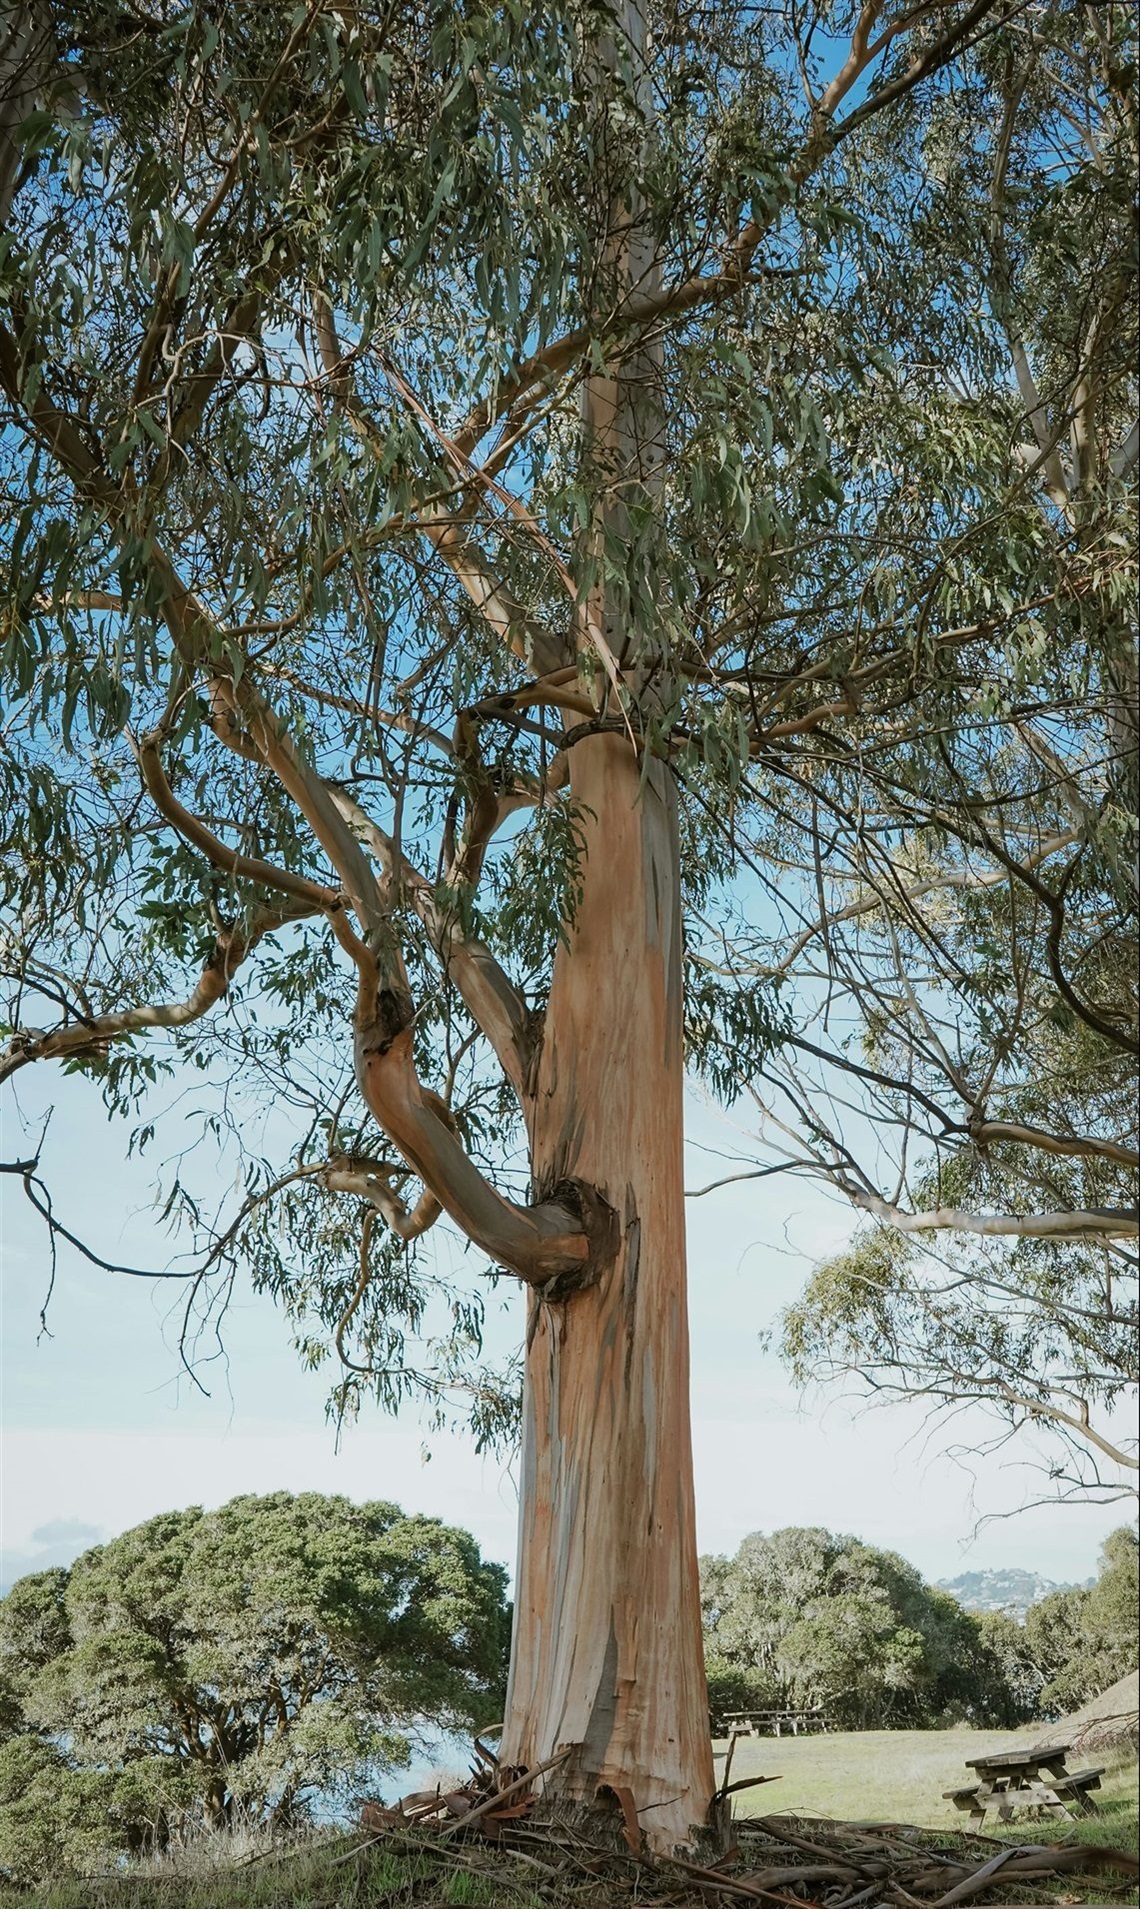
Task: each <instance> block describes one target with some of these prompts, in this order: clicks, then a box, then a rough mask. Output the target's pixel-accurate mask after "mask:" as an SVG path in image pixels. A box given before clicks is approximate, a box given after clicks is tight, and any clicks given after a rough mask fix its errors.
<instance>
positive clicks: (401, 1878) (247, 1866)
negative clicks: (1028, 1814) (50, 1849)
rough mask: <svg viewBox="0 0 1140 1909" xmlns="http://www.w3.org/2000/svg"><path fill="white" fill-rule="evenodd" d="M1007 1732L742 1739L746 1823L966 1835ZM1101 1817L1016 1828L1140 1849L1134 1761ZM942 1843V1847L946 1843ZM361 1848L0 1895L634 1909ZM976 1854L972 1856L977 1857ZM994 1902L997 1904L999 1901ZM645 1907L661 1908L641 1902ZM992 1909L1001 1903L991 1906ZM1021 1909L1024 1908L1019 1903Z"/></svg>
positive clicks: (617, 1899)
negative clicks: (963, 1803)
mask: <svg viewBox="0 0 1140 1909" xmlns="http://www.w3.org/2000/svg"><path fill="white" fill-rule="evenodd" d="M1016 1740H1017V1739H1015V1738H1013V1737H1012V1735H1011V1736H1010V1737H1009V1738H1008V1739H1003V1737H1002V1734H1001V1732H1000V1731H998V1732H992V1731H987V1732H985V1733H978V1732H975V1731H970V1730H943V1731H918V1732H906V1731H898V1732H891V1731H881V1730H874V1731H866V1732H863V1733H860V1734H857V1735H841V1734H836V1735H833V1736H822V1737H800V1738H783V1739H781V1740H779V1741H776V1740H773V1739H771V1738H760V1737H744V1738H741V1739H740V1740H739V1741H738V1743H737V1745H736V1750H735V1753H734V1756H733V1762H732V1773H731V1775H732V1780H733V1781H736V1780H737V1779H738V1778H740V1777H745V1776H753V1775H761V1774H763V1775H765V1776H773V1777H775V1776H778V1777H779V1779H780V1780H779V1782H774V1783H765V1784H762V1785H761V1786H759V1787H758V1788H756V1789H754V1790H743V1791H741V1792H740V1793H739V1794H738V1796H737V1797H736V1798H735V1799H734V1800H735V1805H736V1810H737V1813H738V1814H739V1815H746V1814H754V1815H770V1814H780V1815H784V1814H788V1815H792V1814H800V1813H802V1814H803V1815H805V1816H825V1817H827V1816H830V1817H834V1818H837V1819H840V1820H845V1821H848V1822H868V1821H877V1822H885V1821H890V1822H903V1823H912V1824H916V1825H920V1826H923V1827H927V1828H930V1829H933V1830H935V1831H938V1832H941V1831H943V1830H948V1829H958V1830H961V1829H963V1828H964V1826H965V1819H964V1818H963V1817H962V1816H961V1814H960V1813H959V1812H958V1811H956V1810H954V1809H953V1807H952V1806H951V1805H950V1804H948V1803H944V1802H943V1800H942V1791H943V1790H947V1789H950V1788H951V1787H953V1786H954V1785H956V1784H958V1783H960V1782H962V1781H964V1780H965V1778H966V1776H967V1772H966V1769H965V1759H966V1758H967V1757H968V1756H974V1755H976V1754H977V1753H978V1751H979V1750H982V1749H997V1748H1000V1747H1002V1745H1003V1743H1004V1742H1005V1741H1016ZM725 1748H726V1746H725V1745H724V1744H723V1743H720V1744H717V1745H716V1749H717V1751H718V1752H719V1753H720V1760H719V1762H718V1765H717V1768H718V1769H719V1770H723V1767H724V1752H725ZM1100 1801H1101V1811H1102V1813H1101V1814H1100V1815H1098V1816H1095V1817H1090V1818H1086V1819H1082V1820H1078V1821H1076V1822H1053V1821H1045V1822H1041V1821H1035V1822H1024V1823H1022V1824H1020V1825H1017V1826H1013V1827H1011V1828H1010V1829H1009V1830H1007V1831H1006V1832H1005V1835H1006V1836H1007V1837H1008V1838H1009V1839H1010V1840H1013V1841H1017V1842H1024V1841H1031V1842H1045V1841H1052V1840H1054V1839H1064V1840H1066V1841H1068V1840H1070V1839H1072V1838H1074V1837H1079V1838H1080V1840H1081V1841H1084V1842H1104V1843H1111V1844H1114V1845H1115V1846H1116V1847H1118V1848H1132V1849H1133V1850H1134V1849H1135V1848H1136V1817H1137V1809H1136V1763H1135V1761H1132V1762H1131V1763H1130V1764H1128V1765H1124V1766H1119V1767H1118V1768H1116V1769H1115V1770H1113V1771H1111V1772H1110V1773H1109V1775H1108V1776H1107V1777H1106V1778H1105V1784H1104V1789H1103V1791H1102V1792H1101V1798H1100ZM940 1840H941V1837H940ZM359 1841H360V1838H359V1836H344V1835H339V1836H338V1835H337V1834H336V1833H334V1832H329V1833H326V1834H325V1835H324V1836H323V1837H321V1838H318V1839H317V1840H316V1842H314V1843H313V1844H312V1845H310V1846H308V1847H302V1848H299V1849H297V1850H294V1851H293V1852H291V1853H286V1852H283V1853H280V1854H270V1855H268V1856H267V1857H266V1858H263V1859H257V1858H255V1859H254V1860H253V1861H252V1862H248V1861H247V1862H246V1863H244V1864H243V1863H242V1862H241V1861H240V1860H239V1862H238V1863H237V1865H236V1866H235V1867H233V1868H228V1869H223V1868H220V1867H214V1866H213V1864H208V1865H207V1864H203V1865H202V1866H201V1867H199V1866H198V1864H197V1863H196V1862H195V1860H194V1859H193V1857H191V1858H190V1859H189V1860H187V1859H185V1858H183V1859H179V1860H178V1861H176V1862H174V1863H172V1864H171V1866H170V1867H169V1868H168V1869H166V1870H165V1873H162V1874H151V1875H147V1874H145V1873H144V1872H135V1873H134V1874H133V1875H120V1876H116V1877H90V1878H87V1879H85V1880H83V1881H78V1882H71V1883H55V1884H51V1883H49V1884H45V1885H43V1886H42V1887H41V1888H39V1889H37V1890H33V1891H31V1892H30V1893H27V1894H25V1893H17V1892H15V1891H12V1890H8V1889H5V1888H4V1886H3V1884H0V1909H32V1906H33V1905H34V1909H402V1906H404V1905H406V1909H413V1906H414V1909H632V1905H633V1901H634V1897H631V1896H630V1895H629V1894H628V1893H627V1891H626V1890H625V1889H623V1890H622V1891H621V1892H620V1896H619V1895H617V1894H613V1893H611V1892H610V1890H609V1889H608V1888H607V1887H606V1886H605V1885H604V1884H602V1883H599V1884H598V1887H597V1889H596V1891H595V1889H593V1888H591V1886H590V1885H589V1883H588V1882H586V1883H585V1884H584V1882H583V1878H582V1876H581V1875H580V1874H578V1875H575V1876H573V1877H571V1878H566V1879H565V1880H564V1879H562V1878H560V1877H558V1876H557V1875H556V1872H555V1871H554V1870H552V1869H550V1868H549V1867H547V1866H546V1865H545V1864H544V1863H543V1861H542V1860H541V1857H532V1858H530V1859H529V1860H528V1859H527V1858H526V1857H525V1856H520V1855H513V1854H510V1853H508V1852H507V1851H505V1850H496V1849H495V1848H494V1847H493V1846H492V1845H486V1846H471V1845H468V1846H465V1847H458V1846H448V1845H446V1844H437V1845H435V1846H434V1847H430V1848H429V1847H428V1846H427V1844H426V1841H425V1839H424V1838H422V1837H419V1838H417V1837H416V1835H415V1833H414V1832H413V1833H412V1834H411V1835H410V1836H409V1839H408V1846H407V1847H405V1848H384V1849H377V1848H372V1849H370V1850H368V1851H367V1852H365V1860H363V1861H361V1860H360V1858H359V1856H358V1855H356V1854H354V1853H353V1852H354V1850H355V1848H356V1845H357V1844H358V1843H359ZM978 1847H979V1846H978V1845H977V1844H976V1843H974V1844H972V1846H971V1848H972V1851H973V1852H974V1853H975V1855H976V1852H977V1850H978ZM674 1880H678V1881H679V1879H676V1878H671V1879H670V1887H669V1890H668V1900H669V1901H670V1902H671V1903H673V1904H679V1903H681V1902H682V1901H684V1902H688V1903H691V1904H692V1905H694V1909H696V1905H697V1904H699V1903H700V1902H702V1901H704V1900H705V1898H704V1897H702V1896H701V1895H700V1893H699V1891H698V1892H696V1893H693V1894H691V1895H690V1894H689V1893H688V1892H687V1891H686V1890H685V1889H684V1888H683V1887H681V1888H678V1889H676V1890H674V1888H673V1887H672V1884H673V1882H674ZM1121 1881H1122V1879H1120V1878H1117V1877H1110V1878H1106V1879H1105V1886H1104V1887H1103V1888H1102V1887H1101V1886H1100V1884H1099V1881H1098V1884H1097V1886H1096V1887H1095V1888H1093V1889H1090V1888H1089V1886H1088V1884H1087V1882H1086V1883H1084V1884H1082V1886H1081V1890H1080V1893H1079V1894H1076V1895H1074V1893H1073V1891H1072V1884H1071V1882H1070V1880H1069V1879H1066V1878H1059V1879H1057V1880H1056V1881H1055V1882H1050V1883H1047V1884H1042V1883H1040V1882H1038V1883H1034V1884H1032V1885H1030V1886H1029V1888H1028V1891H1026V1890H1024V1889H1023V1890H1022V1891H1021V1892H1018V1891H1016V1890H1014V1891H1013V1892H1011V1893H1012V1894H1014V1895H1016V1894H1017V1893H1022V1894H1023V1895H1025V1894H1028V1896H1029V1899H1030V1900H1031V1901H1032V1902H1033V1903H1034V1904H1049V1905H1050V1909H1052V1905H1054V1904H1056V1905H1058V1906H1059V1905H1061V1904H1065V1903H1072V1902H1075V1901H1083V1902H1087V1903H1094V1902H1112V1903H1116V1904H1120V1903H1122V1902H1124V1901H1127V1900H1129V1898H1130V1894H1131V1899H1132V1900H1135V1897H1134V1892H1129V1890H1128V1889H1127V1886H1125V1887H1123V1888H1122V1887H1121ZM995 1894H996V1892H995ZM634 1896H635V1897H636V1901H637V1902H642V1901H650V1900H658V1901H659V1900H661V1897H660V1895H659V1894H657V1893H655V1892H651V1894H650V1895H649V1896H646V1895H644V1894H643V1893H638V1892H637V1891H635V1892H634ZM990 1899H991V1900H992V1898H990ZM1011 1909H1015V1906H1014V1905H1013V1904H1011Z"/></svg>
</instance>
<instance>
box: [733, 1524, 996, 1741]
mask: <svg viewBox="0 0 1140 1909" xmlns="http://www.w3.org/2000/svg"><path fill="white" fill-rule="evenodd" d="M701 1586H702V1606H703V1611H704V1619H705V1637H706V1645H707V1651H708V1659H709V1663H710V1665H711V1666H713V1667H714V1670H715V1675H714V1677H713V1678H712V1679H711V1684H715V1686H716V1687H717V1689H718V1692H719V1691H720V1690H722V1689H723V1690H725V1691H728V1690H729V1689H731V1680H730V1673H731V1672H735V1674H736V1676H737V1677H738V1678H739V1679H741V1680H742V1685H744V1684H747V1682H748V1681H749V1680H755V1681H756V1682H757V1683H758V1684H759V1685H760V1686H762V1688H763V1690H764V1694H765V1706H767V1705H772V1706H776V1707H785V1706H788V1707H794V1708H801V1707H802V1708H811V1707H815V1706H819V1707H821V1708H822V1709H823V1710H824V1711H826V1712H827V1714H828V1715H829V1716H830V1717H832V1718H833V1719H834V1720H835V1721H836V1722H837V1723H840V1724H843V1725H846V1726H847V1727H848V1728H850V1729H882V1728H888V1727H900V1728H902V1727H923V1726H926V1725H933V1724H935V1723H938V1722H940V1721H943V1720H944V1719H945V1718H946V1717H947V1716H954V1717H967V1718H969V1719H970V1720H971V1721H975V1722H978V1723H986V1724H993V1725H997V1724H999V1723H1004V1722H1006V1721H1007V1719H1009V1718H1010V1717H1012V1718H1013V1720H1014V1721H1017V1722H1020V1721H1022V1720H1023V1717H1024V1716H1026V1715H1029V1714H1031V1712H1032V1703H1031V1701H1029V1703H1028V1706H1027V1704H1026V1701H1025V1700H1024V1698H1023V1697H1022V1696H1021V1695H1020V1693H1019V1691H1018V1688H1017V1687H1016V1685H1011V1684H1010V1683H1009V1682H1008V1680H1007V1662H1006V1659H1005V1658H1004V1657H1003V1656H1002V1654H1001V1652H999V1651H998V1650H997V1649H995V1648H993V1647H992V1646H991V1645H989V1643H988V1640H987V1638H986V1636H985V1634H984V1632H983V1628H982V1626H981V1624H980V1622H979V1620H978V1619H977V1618H975V1617H973V1616H972V1615H971V1614H970V1613H969V1612H966V1611H964V1610H963V1609H962V1607H961V1606H960V1605H959V1604H958V1603H957V1601H956V1600H955V1599H954V1598H952V1597H950V1596H949V1595H948V1594H947V1593H946V1592H944V1591H938V1590H934V1589H932V1588H931V1587H930V1586H929V1585H927V1584H924V1583H923V1580H922V1578H921V1577H920V1575H919V1573H918V1572H917V1571H916V1570H915V1569H914V1567H913V1566H912V1565H909V1564H907V1563H906V1561H905V1560H904V1559H903V1558H900V1557H898V1556H896V1555H895V1553H894V1552H890V1551H880V1550H877V1549H876V1548H875V1547H873V1546H871V1545H865V1544H861V1543H860V1542H859V1541H858V1539H856V1538H853V1537H849V1536H837V1535H836V1534H834V1533H832V1532H829V1531H825V1530H822V1529H819V1528H808V1529H796V1528H792V1529H788V1530H784V1531H776V1532H773V1533H772V1534H771V1536H766V1535H765V1534H764V1533H763V1532H753V1533H752V1535H751V1536H750V1537H748V1538H745V1539H744V1541H743V1543H742V1544H741V1546H740V1549H739V1551H738V1552H737V1554H736V1557H735V1558H733V1559H732V1560H728V1559H726V1558H705V1559H702V1561H701ZM1002 1641H1003V1642H1006V1641H1007V1640H1004V1638H1003V1640H1002ZM754 1701H755V1700H754V1699H753V1702H754ZM733 1707H737V1706H735V1705H729V1704H727V1703H726V1704H725V1708H733ZM738 1707H739V1708H742V1709H743V1708H747V1707H749V1706H748V1703H747V1702H744V1703H741V1704H740V1705H739V1706H738ZM1015 1713H1016V1714H1015Z"/></svg>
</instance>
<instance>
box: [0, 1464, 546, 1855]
mask: <svg viewBox="0 0 1140 1909" xmlns="http://www.w3.org/2000/svg"><path fill="white" fill-rule="evenodd" d="M505 1583H506V1574H505V1572H504V1571H503V1568H502V1566H501V1565H498V1564H490V1563H487V1562H485V1561H484V1560H483V1559H482V1558H481V1557H480V1555H479V1551H478V1547H477V1546H476V1544H475V1542H474V1540H473V1539H472V1538H471V1537H470V1536H469V1535H468V1534H467V1533H466V1532H464V1531H460V1530H456V1529H453V1528H450V1527H448V1526H446V1525H443V1524H441V1523H440V1522H439V1521H438V1520H436V1519H431V1518H420V1517H405V1516H404V1515H403V1513H401V1512H400V1511H398V1510H397V1509H396V1507H395V1506H394V1505H385V1504H367V1505H359V1506H358V1505H353V1504H351V1503H350V1502H349V1501H348V1500H347V1499H345V1498H338V1497H325V1496H322V1495H321V1494H319V1493H316V1492H308V1493H303V1494H300V1495H299V1496H296V1497H294V1496H292V1495H290V1494H289V1493H287V1492H275V1493H272V1494H270V1495H269V1496H267V1497H260V1498H257V1497H242V1498H235V1499H232V1500H231V1501H230V1503H229V1504H227V1505H223V1506H222V1507H221V1509H220V1510H218V1511H213V1512H203V1511H202V1510H201V1509H199V1508H197V1507H194V1508H192V1509H190V1510H188V1511H179V1512H168V1513H164V1514H163V1515H162V1516H160V1517H157V1518H152V1519H150V1520H148V1521H147V1523H146V1524H142V1525H139V1526H137V1527H136V1528H135V1529H134V1530H131V1531H127V1532H124V1533H123V1534H122V1536H121V1537H118V1538H115V1539H113V1540H112V1541H111V1543H109V1544H106V1545H101V1546H97V1547H96V1548H95V1549H94V1550H91V1551H88V1552H85V1553H84V1555H83V1556H82V1557H81V1558H79V1559H77V1560H76V1562H75V1563H74V1564H73V1565H72V1566H71V1567H70V1568H69V1569H66V1570H63V1569H55V1570H50V1571H41V1572H37V1573H35V1574H33V1575H32V1576H30V1577H26V1578H22V1579H20V1580H19V1582H18V1583H16V1584H15V1585H13V1587H12V1589H11V1591H10V1592H9V1593H8V1595H7V1597H5V1598H4V1599H3V1601H2V1602H0V1672H2V1674H3V1676H4V1679H5V1683H6V1685H8V1686H9V1687H10V1689H11V1692H12V1696H13V1702H12V1704H11V1705H10V1711H11V1714H10V1715H8V1716H7V1718H6V1736H7V1741H6V1742H5V1743H4V1744H3V1745H0V1866H7V1867H8V1868H9V1869H10V1870H12V1872H13V1873H20V1872H22V1870H24V1869H31V1870H34V1871H35V1872H36V1873H38V1874H44V1873H51V1870H52V1867H53V1864H54V1865H55V1866H57V1867H59V1866H67V1865H68V1864H69V1862H70V1861H71V1858H72V1856H73V1855H74V1853H75V1851H76V1850H80V1852H81V1853H85V1854H86V1855H88V1856H90V1854H91V1852H92V1850H93V1849H97V1850H99V1851H101V1852H102V1853H103V1854H105V1855H107V1854H112V1853H114V1852H115V1851H116V1850H128V1849H130V1850H136V1851H137V1850H139V1849H143V1848H155V1847H162V1846H163V1845H164V1844H165V1842H166V1841H167V1840H168V1839H169V1838H170V1837H171V1836H172V1834H173V1833H174V1832H175V1829H176V1828H177V1826H178V1824H179V1823H180V1821H182V1820H183V1819H185V1818H193V1817H194V1816H195V1815H197V1816H198V1818H199V1820H200V1819H201V1816H202V1814H203V1813H204V1814H205V1817H206V1819H207V1821H208V1822H211V1823H214V1824H218V1825H220V1824H223V1823H225V1822H227V1821H228V1820H230V1818H231V1817H232V1816H233V1814H234V1812H235V1810H236V1811H239V1812H240V1813H241V1815H242V1816H243V1817H244V1818H245V1819H246V1820H249V1821H258V1820H261V1819H263V1818H265V1817H267V1816H272V1817H273V1819H274V1820H275V1821H276V1822H279V1823H280V1822H289V1821H291V1820H296V1819H297V1817H298V1816H303V1815H304V1813H305V1810H306V1806H307V1804H308V1803H309V1801H311V1799H312V1797H313V1795H314V1794H315V1793H317V1792H320V1793H321V1794H322V1795H323V1796H324V1797H325V1798H326V1799H329V1798H334V1797H335V1796H337V1795H338V1794H340V1795H343V1794H345V1793H346V1792H348V1791H350V1790H351V1788H352V1786H353V1785H355V1784H359V1783H360V1782H361V1781H364V1780H367V1779H368V1778H369V1777H371V1778H372V1779H373V1780H375V1779H376V1776H377V1773H383V1771H384V1770H386V1769H391V1768H392V1767H393V1766H398V1765H399V1764H401V1763H404V1762H406V1761H407V1758H408V1738H407V1735H406V1732H407V1731H408V1729H409V1728H410V1727H412V1726H415V1725H416V1724H422V1723H425V1722H426V1723H427V1724H428V1725H434V1726H435V1727H437V1728H444V1729H451V1728H460V1727H468V1728H470V1727H472V1726H475V1727H477V1726H478V1725H479V1724H486V1723H488V1722H489V1721H490V1720H491V1716H492V1713H494V1712H496V1710H497V1706H500V1705H501V1703H502V1690H503V1681H504V1678H505V1674H506V1653H507V1646H508V1641H509V1611H508V1607H507V1604H506V1599H505ZM21 1852H22V1853H21ZM37 1852H38V1853H37Z"/></svg>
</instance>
